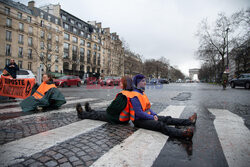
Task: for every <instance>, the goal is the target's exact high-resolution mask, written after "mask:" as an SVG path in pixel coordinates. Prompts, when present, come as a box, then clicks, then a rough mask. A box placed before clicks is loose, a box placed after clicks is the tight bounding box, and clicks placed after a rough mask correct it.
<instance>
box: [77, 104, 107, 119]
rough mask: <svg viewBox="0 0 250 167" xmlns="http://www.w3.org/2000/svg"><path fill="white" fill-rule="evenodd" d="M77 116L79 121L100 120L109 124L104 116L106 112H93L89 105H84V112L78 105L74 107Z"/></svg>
mask: <svg viewBox="0 0 250 167" xmlns="http://www.w3.org/2000/svg"><path fill="white" fill-rule="evenodd" d="M76 111H77V116H78V118H80V119H93V120H100V121H105V122H109V121H108V119H107V116H106V111H95V110H92V109H91V108H90V106H89V103H85V111H83V108H82V106H81V104H80V103H77V105H76Z"/></svg>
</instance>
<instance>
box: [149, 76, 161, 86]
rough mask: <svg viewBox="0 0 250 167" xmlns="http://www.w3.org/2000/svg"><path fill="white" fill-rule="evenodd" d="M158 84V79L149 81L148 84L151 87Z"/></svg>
mask: <svg viewBox="0 0 250 167" xmlns="http://www.w3.org/2000/svg"><path fill="white" fill-rule="evenodd" d="M158 83H159V81H158V79H156V78H152V79H151V80H150V81H149V84H152V85H155V84H158Z"/></svg>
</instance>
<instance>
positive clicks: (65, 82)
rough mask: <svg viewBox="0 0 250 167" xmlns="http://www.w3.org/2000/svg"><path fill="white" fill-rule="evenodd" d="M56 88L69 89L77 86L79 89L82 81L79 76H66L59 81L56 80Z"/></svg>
mask: <svg viewBox="0 0 250 167" xmlns="http://www.w3.org/2000/svg"><path fill="white" fill-rule="evenodd" d="M54 82H55V85H56V86H61V87H67V86H71V85H76V86H78V87H80V86H81V79H80V78H79V77H78V76H73V75H65V76H62V77H59V78H58V79H54Z"/></svg>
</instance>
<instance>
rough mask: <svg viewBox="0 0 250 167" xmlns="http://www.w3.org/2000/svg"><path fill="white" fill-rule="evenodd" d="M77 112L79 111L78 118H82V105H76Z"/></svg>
mask: <svg viewBox="0 0 250 167" xmlns="http://www.w3.org/2000/svg"><path fill="white" fill-rule="evenodd" d="M76 111H77V116H78V118H82V112H83V109H82V106H81V104H80V103H77V104H76Z"/></svg>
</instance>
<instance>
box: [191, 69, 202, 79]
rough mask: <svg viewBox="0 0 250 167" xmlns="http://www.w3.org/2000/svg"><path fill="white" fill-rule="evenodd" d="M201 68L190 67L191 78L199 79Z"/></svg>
mask: <svg viewBox="0 0 250 167" xmlns="http://www.w3.org/2000/svg"><path fill="white" fill-rule="evenodd" d="M199 70H200V69H198V68H193V69H189V78H190V79H191V80H193V81H198V80H199V79H198V74H199Z"/></svg>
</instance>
